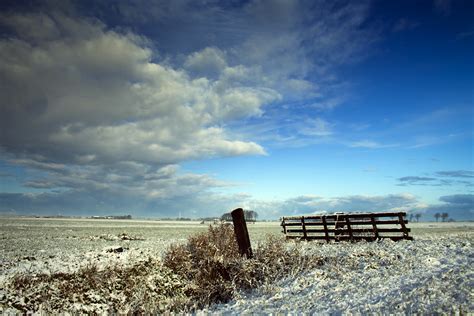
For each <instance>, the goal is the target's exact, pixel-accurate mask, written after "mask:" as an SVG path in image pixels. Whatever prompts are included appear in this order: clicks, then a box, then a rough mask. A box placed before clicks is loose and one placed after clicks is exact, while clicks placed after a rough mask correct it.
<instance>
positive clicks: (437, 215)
mask: <svg viewBox="0 0 474 316" xmlns="http://www.w3.org/2000/svg"><path fill="white" fill-rule="evenodd" d="M434 217H435V218H436V222H438V220H439V218H440V217H441V214H440V213H436V214H435V215H434Z"/></svg>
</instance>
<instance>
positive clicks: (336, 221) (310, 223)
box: [281, 212, 413, 242]
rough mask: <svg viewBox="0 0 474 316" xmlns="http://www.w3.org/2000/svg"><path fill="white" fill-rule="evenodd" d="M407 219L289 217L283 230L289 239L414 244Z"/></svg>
mask: <svg viewBox="0 0 474 316" xmlns="http://www.w3.org/2000/svg"><path fill="white" fill-rule="evenodd" d="M405 216H406V213H404V212H398V213H335V214H331V215H311V216H286V217H282V218H281V226H282V227H283V233H285V235H286V238H299V239H304V240H317V239H320V240H326V241H327V242H329V241H331V240H335V241H340V240H367V241H374V240H378V239H381V238H390V239H392V240H401V239H408V240H413V237H410V236H409V235H408V233H409V232H410V228H407V227H406V224H407V223H408V221H407V220H406V219H405Z"/></svg>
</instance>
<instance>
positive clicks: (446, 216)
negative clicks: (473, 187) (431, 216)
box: [441, 213, 449, 222]
mask: <svg viewBox="0 0 474 316" xmlns="http://www.w3.org/2000/svg"><path fill="white" fill-rule="evenodd" d="M448 217H449V214H448V213H441V221H443V222H446V220H447V219H448Z"/></svg>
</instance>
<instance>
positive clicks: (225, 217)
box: [221, 213, 232, 222]
mask: <svg viewBox="0 0 474 316" xmlns="http://www.w3.org/2000/svg"><path fill="white" fill-rule="evenodd" d="M221 220H222V221H225V222H231V221H232V215H231V214H230V213H224V214H222V216H221Z"/></svg>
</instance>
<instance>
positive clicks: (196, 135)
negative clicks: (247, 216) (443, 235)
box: [0, 0, 474, 220]
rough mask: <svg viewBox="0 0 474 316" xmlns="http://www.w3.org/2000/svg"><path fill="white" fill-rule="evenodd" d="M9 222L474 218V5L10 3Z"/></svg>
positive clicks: (5, 33) (5, 107) (3, 192)
mask: <svg viewBox="0 0 474 316" xmlns="http://www.w3.org/2000/svg"><path fill="white" fill-rule="evenodd" d="M0 8H1V10H0V11H1V12H2V13H1V14H0V33H1V37H0V57H1V58H0V77H1V81H2V87H1V88H0V104H1V108H2V115H1V117H2V119H1V135H0V181H1V182H0V183H1V188H0V212H2V213H3V214H42V215H54V214H69V215H101V214H129V213H131V214H132V215H133V216H136V217H168V216H173V217H174V216H178V214H181V215H182V216H187V217H194V218H196V217H204V216H218V215H220V214H222V213H224V212H227V211H229V210H231V209H233V208H236V207H244V208H248V209H253V210H255V211H257V212H258V213H259V214H260V218H266V219H275V218H278V217H279V216H282V215H293V214H307V213H313V212H334V211H389V210H403V211H407V212H412V213H422V214H423V218H424V219H426V220H433V219H434V217H433V214H434V213H436V212H448V213H449V214H450V216H451V217H452V218H454V219H457V220H473V219H474V193H473V185H474V166H473V133H474V108H473V102H474V100H473V99H474V98H473V91H474V65H473V58H472V56H474V45H473V44H474V22H473V21H474V5H473V3H472V1H448V0H436V1H416V2H413V1H397V2H392V1H357V2H355V1H354V2H350V1H296V0H295V1H204V2H199V1H187V0H179V1H133V2H128V1H60V2H59V1H11V2H10V1H3V2H2V4H0Z"/></svg>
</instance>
